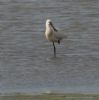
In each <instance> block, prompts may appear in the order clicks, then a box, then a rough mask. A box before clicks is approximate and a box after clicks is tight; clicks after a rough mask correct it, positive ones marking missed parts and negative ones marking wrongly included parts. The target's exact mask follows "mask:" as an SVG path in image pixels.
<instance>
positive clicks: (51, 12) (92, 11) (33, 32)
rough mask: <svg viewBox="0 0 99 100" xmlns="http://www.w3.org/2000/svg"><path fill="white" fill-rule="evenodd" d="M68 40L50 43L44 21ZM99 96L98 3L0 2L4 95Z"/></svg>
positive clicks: (89, 0) (64, 0)
mask: <svg viewBox="0 0 99 100" xmlns="http://www.w3.org/2000/svg"><path fill="white" fill-rule="evenodd" d="M46 19H51V20H52V21H53V23H54V26H55V27H57V28H59V29H61V30H62V32H63V33H64V34H66V35H67V39H64V40H63V41H62V42H61V44H60V45H58V44H56V48H57V57H56V58H54V57H53V46H52V43H50V42H48V41H47V40H46V39H45V36H44V31H45V22H46ZM50 91H54V92H83V93H85V92H89V93H90V92H93V93H96V92H99V0H0V93H13V92H26V93H27V92H29V93H33V92H35V93H36V92H50Z"/></svg>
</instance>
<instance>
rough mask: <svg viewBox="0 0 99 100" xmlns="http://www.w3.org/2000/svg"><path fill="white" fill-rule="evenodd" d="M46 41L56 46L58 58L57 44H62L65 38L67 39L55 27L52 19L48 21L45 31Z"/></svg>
mask: <svg viewBox="0 0 99 100" xmlns="http://www.w3.org/2000/svg"><path fill="white" fill-rule="evenodd" d="M45 36H46V39H47V40H48V41H50V42H52V43H53V46H54V56H56V48H55V44H54V43H55V42H57V43H59V44H60V41H61V40H62V39H63V38H66V36H65V35H64V34H60V33H59V31H58V30H57V29H56V28H55V27H54V26H53V23H52V21H51V20H50V19H47V20H46V30H45Z"/></svg>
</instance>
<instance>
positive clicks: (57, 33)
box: [55, 30, 67, 39]
mask: <svg viewBox="0 0 99 100" xmlns="http://www.w3.org/2000/svg"><path fill="white" fill-rule="evenodd" d="M55 36H56V37H57V38H59V39H63V38H67V36H66V35H65V34H63V32H62V31H61V30H59V31H57V32H55Z"/></svg>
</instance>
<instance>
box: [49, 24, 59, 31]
mask: <svg viewBox="0 0 99 100" xmlns="http://www.w3.org/2000/svg"><path fill="white" fill-rule="evenodd" d="M50 25H51V27H52V28H53V29H54V31H56V32H57V29H56V28H55V27H54V26H53V23H52V22H50Z"/></svg>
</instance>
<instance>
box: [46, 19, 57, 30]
mask: <svg viewBox="0 0 99 100" xmlns="http://www.w3.org/2000/svg"><path fill="white" fill-rule="evenodd" d="M46 27H47V28H49V27H51V28H52V29H53V30H54V31H57V29H56V28H55V27H54V26H53V23H52V21H51V20H50V19H47V20H46Z"/></svg>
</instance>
